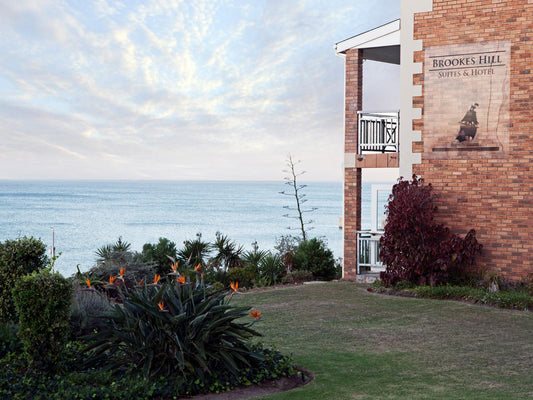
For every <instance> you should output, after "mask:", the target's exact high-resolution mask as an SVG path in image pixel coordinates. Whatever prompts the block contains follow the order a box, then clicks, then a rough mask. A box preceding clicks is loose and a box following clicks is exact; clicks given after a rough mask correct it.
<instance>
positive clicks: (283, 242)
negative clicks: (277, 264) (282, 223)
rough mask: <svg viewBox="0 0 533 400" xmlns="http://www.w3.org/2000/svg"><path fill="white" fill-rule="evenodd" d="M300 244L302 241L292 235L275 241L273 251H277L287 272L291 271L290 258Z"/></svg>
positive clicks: (283, 236)
mask: <svg viewBox="0 0 533 400" xmlns="http://www.w3.org/2000/svg"><path fill="white" fill-rule="evenodd" d="M301 243H302V239H300V238H299V237H297V236H293V235H282V236H281V237H279V238H277V239H276V245H275V246H274V249H276V250H277V251H278V253H279V255H280V257H281V261H283V264H285V268H286V270H287V272H291V271H292V256H293V254H294V253H295V251H296V250H297V249H298V246H299V245H300V244H301Z"/></svg>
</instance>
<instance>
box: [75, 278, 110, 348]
mask: <svg viewBox="0 0 533 400" xmlns="http://www.w3.org/2000/svg"><path fill="white" fill-rule="evenodd" d="M111 309H112V307H111V304H110V302H109V300H108V298H107V297H106V296H105V295H104V294H102V293H100V292H98V291H96V290H86V289H81V288H80V287H78V286H77V285H76V287H75V288H74V296H73V301H72V311H71V315H70V332H71V336H72V337H73V338H74V339H77V338H79V337H81V336H84V335H88V334H90V333H92V332H95V331H99V330H100V328H101V327H102V325H103V324H104V323H105V321H104V319H103V318H102V317H103V316H104V315H106V313H108V312H110V311H111Z"/></svg>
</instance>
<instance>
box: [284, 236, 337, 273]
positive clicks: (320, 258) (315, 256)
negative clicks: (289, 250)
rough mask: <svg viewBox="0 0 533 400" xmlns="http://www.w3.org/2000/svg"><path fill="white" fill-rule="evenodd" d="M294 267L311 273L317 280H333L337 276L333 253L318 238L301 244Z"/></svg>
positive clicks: (294, 256)
mask: <svg viewBox="0 0 533 400" xmlns="http://www.w3.org/2000/svg"><path fill="white" fill-rule="evenodd" d="M292 266H293V268H294V269H296V270H306V271H310V272H311V273H312V274H313V277H315V279H321V280H331V279H334V278H335V277H336V275H337V269H336V266H335V258H334V257H333V253H332V252H331V250H329V249H328V248H327V246H326V244H325V242H323V241H322V240H320V239H317V238H313V239H311V240H309V241H307V242H302V243H300V245H299V246H298V249H296V251H295V252H294V255H293V258H292Z"/></svg>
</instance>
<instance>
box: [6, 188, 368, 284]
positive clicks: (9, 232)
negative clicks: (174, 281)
mask: <svg viewBox="0 0 533 400" xmlns="http://www.w3.org/2000/svg"><path fill="white" fill-rule="evenodd" d="M286 188H287V186H286V185H284V184H283V182H206V181H201V182H200V181H198V182H188V181H179V182H170V181H168V182H161V181H156V182H154V181H0V241H4V240H6V239H16V238H18V237H22V236H34V237H37V238H40V239H41V240H43V242H45V243H46V244H47V245H48V247H49V248H50V247H51V241H52V229H51V228H53V230H54V236H55V247H56V253H58V252H61V253H62V254H61V256H60V257H59V259H58V260H57V262H56V269H57V270H58V271H59V272H61V273H62V274H63V275H65V276H70V275H72V274H73V273H75V272H76V266H77V265H79V268H80V269H81V270H82V271H83V270H87V269H89V268H90V267H92V266H93V265H94V264H95V260H96V256H95V250H96V249H97V248H99V247H101V246H103V245H105V244H108V243H113V242H115V241H116V240H117V239H118V237H119V236H122V238H123V240H125V241H127V242H129V243H131V244H132V249H133V250H137V251H141V250H142V246H143V244H145V243H156V242H157V241H158V239H159V238H160V237H166V238H168V239H170V240H172V241H174V242H175V243H176V244H177V246H178V248H179V247H181V245H182V243H183V241H184V240H187V239H194V238H195V235H196V233H198V232H200V233H202V238H203V239H204V240H207V241H214V239H215V233H216V232H217V231H220V232H222V233H223V234H225V235H227V236H229V238H231V239H232V240H234V241H235V242H237V243H238V244H240V245H243V246H244V247H245V248H246V249H251V243H252V242H254V241H257V243H258V244H259V247H260V248H261V249H266V250H269V249H273V247H274V245H275V243H276V239H277V238H279V237H280V236H281V235H284V234H290V233H293V234H297V233H298V231H297V230H294V231H290V230H288V229H287V227H288V226H293V227H296V226H297V225H296V222H297V221H296V220H294V219H289V218H285V217H283V215H284V214H286V213H287V210H285V209H284V208H283V206H291V207H292V206H294V199H293V198H291V197H288V196H283V195H281V194H279V192H280V191H282V190H285V189H286ZM304 193H305V194H306V197H307V199H308V201H307V203H306V204H305V205H306V206H309V207H316V208H317V210H316V211H314V212H312V213H309V214H307V215H308V216H309V218H310V219H312V220H313V221H314V222H313V223H312V224H310V226H312V227H313V229H312V230H311V231H309V235H310V236H312V237H321V238H325V239H326V240H327V242H328V244H329V247H330V248H331V250H332V251H333V252H334V254H335V257H340V256H342V230H341V229H339V217H341V216H342V183H340V182H339V183H336V182H333V183H331V182H311V183H308V186H307V187H306V188H305V189H304ZM369 213H370V184H367V183H365V184H364V185H363V228H369V226H370V217H369Z"/></svg>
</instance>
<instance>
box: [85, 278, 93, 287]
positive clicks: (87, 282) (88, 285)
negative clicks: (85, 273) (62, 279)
mask: <svg viewBox="0 0 533 400" xmlns="http://www.w3.org/2000/svg"><path fill="white" fill-rule="evenodd" d="M85 283H86V284H87V289H92V287H91V280H90V279H89V278H87V279H85Z"/></svg>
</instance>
